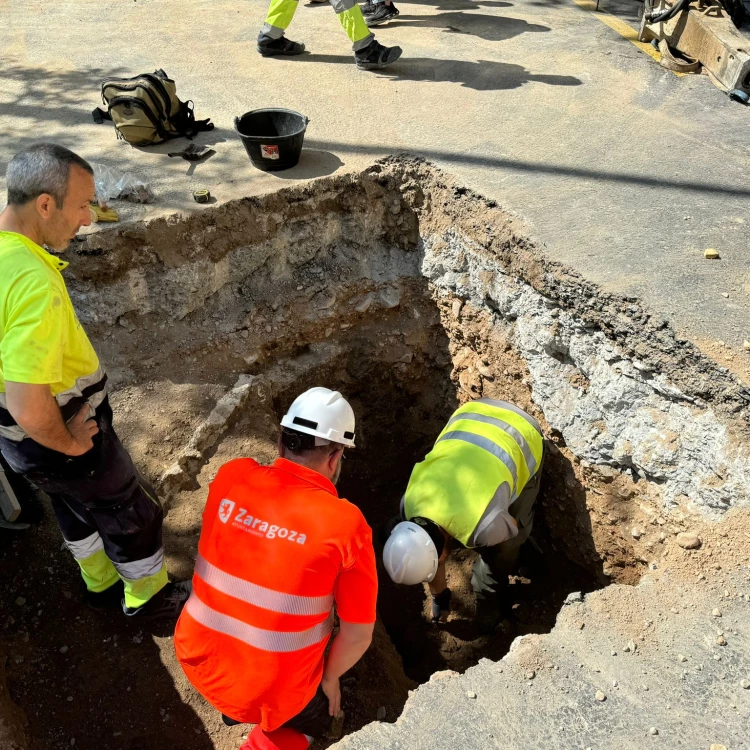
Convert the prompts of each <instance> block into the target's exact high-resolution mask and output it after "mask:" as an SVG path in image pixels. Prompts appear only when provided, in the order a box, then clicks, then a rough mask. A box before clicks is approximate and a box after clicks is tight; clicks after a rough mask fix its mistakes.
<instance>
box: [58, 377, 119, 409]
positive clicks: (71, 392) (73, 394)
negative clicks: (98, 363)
mask: <svg viewBox="0 0 750 750" xmlns="http://www.w3.org/2000/svg"><path fill="white" fill-rule="evenodd" d="M104 377H105V373H104V370H102V368H101V367H99V368H98V369H97V371H96V372H92V373H91V375H84V376H83V377H80V378H76V382H75V384H74V385H73V386H71V387H70V388H68V390H67V391H61V392H60V393H58V394H57V395H56V396H55V401H57V403H58V404H59V405H60V406H65V404H67V403H68V401H70V400H72V399H74V398H82V397H83V392H84V391H85V390H86V388H91V386H93V385H96V384H97V383H98V382H99V381H101V380H103V379H104ZM102 392H103V393H105V394H106V392H107V389H106V386H104V388H103V389H102V390H101V391H97V392H96V393H94V394H92V395H91V397H90V398H89V399H88V401H89V403H91V404H92V406H93V401H94V397H95V396H97V395H98V394H99V393H102ZM103 400H104V398H100V399H99V403H98V404H97V405H96V406H98V405H99V404H101V402H102V401H103ZM96 406H94V408H96Z"/></svg>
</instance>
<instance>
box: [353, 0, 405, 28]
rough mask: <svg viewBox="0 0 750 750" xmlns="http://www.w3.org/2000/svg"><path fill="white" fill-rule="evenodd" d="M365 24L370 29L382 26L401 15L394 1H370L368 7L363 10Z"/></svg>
mask: <svg viewBox="0 0 750 750" xmlns="http://www.w3.org/2000/svg"><path fill="white" fill-rule="evenodd" d="M362 13H363V15H364V16H365V23H366V24H367V26H368V27H373V26H380V25H381V24H384V23H387V22H388V21H390V20H392V19H393V18H395V17H396V16H397V15H399V10H398V8H397V7H396V6H395V5H394V4H393V2H392V0H368V2H367V5H366V6H365V7H364V8H362Z"/></svg>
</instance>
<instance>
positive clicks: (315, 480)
mask: <svg viewBox="0 0 750 750" xmlns="http://www.w3.org/2000/svg"><path fill="white" fill-rule="evenodd" d="M376 598H377V574H376V570H375V556H374V552H373V549H372V532H371V530H370V527H369V526H368V525H367V523H366V521H365V519H364V517H363V515H362V513H361V511H360V510H359V508H357V507H356V506H355V505H352V504H351V503H349V502H347V501H346V500H343V499H340V498H339V497H338V495H337V494H336V489H335V488H334V486H333V484H332V483H331V482H329V481H328V480H327V479H326V478H325V477H323V476H322V475H321V474H318V473H317V472H316V471H313V470H312V469H307V468H305V467H303V466H300V465H298V464H295V463H292V462H291V461H287V460H285V459H283V458H279V459H277V460H276V462H275V463H274V464H273V465H272V466H261V465H259V464H258V463H257V462H256V461H254V460H252V459H238V460H235V461H231V462H230V463H228V464H226V465H225V466H223V467H222V468H221V470H220V471H219V472H218V474H217V476H216V479H215V480H214V481H213V482H212V483H211V487H210V491H209V495H208V501H207V503H206V508H205V510H204V512H203V528H202V531H201V537H200V542H199V544H198V557H197V560H196V564H195V575H194V577H193V593H192V595H191V596H190V599H189V600H188V602H187V604H186V605H185V609H184V610H183V613H182V615H181V616H180V619H179V621H178V623H177V628H176V631H175V649H176V652H177V658H178V659H179V661H180V663H181V665H182V668H183V669H184V670H185V674H186V675H187V677H188V679H189V680H190V682H192V684H193V685H194V686H195V687H196V689H197V690H198V691H199V692H200V693H202V694H203V695H204V696H205V698H206V699H207V700H208V701H209V702H210V703H211V704H212V705H214V706H215V707H216V708H217V709H218V710H219V711H221V712H222V713H224V714H226V715H227V716H229V717H231V718H232V719H235V720H237V721H241V722H247V723H253V724H260V725H261V726H262V728H263V729H264V730H267V731H272V730H274V729H276V728H277V727H280V726H281V725H282V724H284V723H285V722H286V721H288V720H289V719H291V718H292V717H293V716H295V715H296V714H298V713H299V712H300V711H301V710H302V709H303V708H304V707H305V706H306V705H307V703H309V702H310V700H311V699H312V697H313V695H314V694H315V691H316V690H317V687H318V685H319V683H320V680H321V678H322V675H323V658H324V652H325V648H326V645H327V643H328V640H329V638H330V634H331V630H332V628H333V606H334V602H335V603H336V607H337V609H338V613H339V616H340V617H341V618H342V619H344V620H346V621H348V622H355V623H370V622H374V621H375V601H376Z"/></svg>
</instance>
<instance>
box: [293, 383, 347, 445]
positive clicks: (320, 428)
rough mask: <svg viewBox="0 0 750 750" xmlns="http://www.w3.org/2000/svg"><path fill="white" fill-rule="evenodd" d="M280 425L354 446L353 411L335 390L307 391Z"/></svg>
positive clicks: (317, 389)
mask: <svg viewBox="0 0 750 750" xmlns="http://www.w3.org/2000/svg"><path fill="white" fill-rule="evenodd" d="M281 426H282V427H287V428H289V429H290V430H296V431H297V432H304V433H305V434H307V435H314V436H315V437H316V438H320V439H322V440H328V441H330V442H333V443H341V445H346V446H347V447H349V448H353V447H354V410H353V409H352V407H351V406H350V405H349V402H348V401H347V400H346V399H345V398H344V397H343V396H342V395H341V394H340V393H339V392H338V391H332V390H331V389H330V388H322V387H317V388H310V390H309V391H305V392H304V393H303V394H302V395H300V396H297V398H296V399H294V402H293V403H292V405H291V406H290V407H289V411H288V412H287V413H286V414H285V415H284V418H283V419H282V420H281Z"/></svg>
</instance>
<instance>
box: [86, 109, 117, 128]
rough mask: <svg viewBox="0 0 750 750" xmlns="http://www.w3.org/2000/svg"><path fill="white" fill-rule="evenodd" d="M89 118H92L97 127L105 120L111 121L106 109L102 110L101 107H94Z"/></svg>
mask: <svg viewBox="0 0 750 750" xmlns="http://www.w3.org/2000/svg"><path fill="white" fill-rule="evenodd" d="M91 116H92V117H93V118H94V122H95V123H96V124H97V125H101V124H102V123H103V122H104V121H105V120H109V121H110V122H111V121H112V115H111V114H109V112H107V110H106V109H102V108H101V107H95V108H94V110H93V111H92V113H91Z"/></svg>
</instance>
